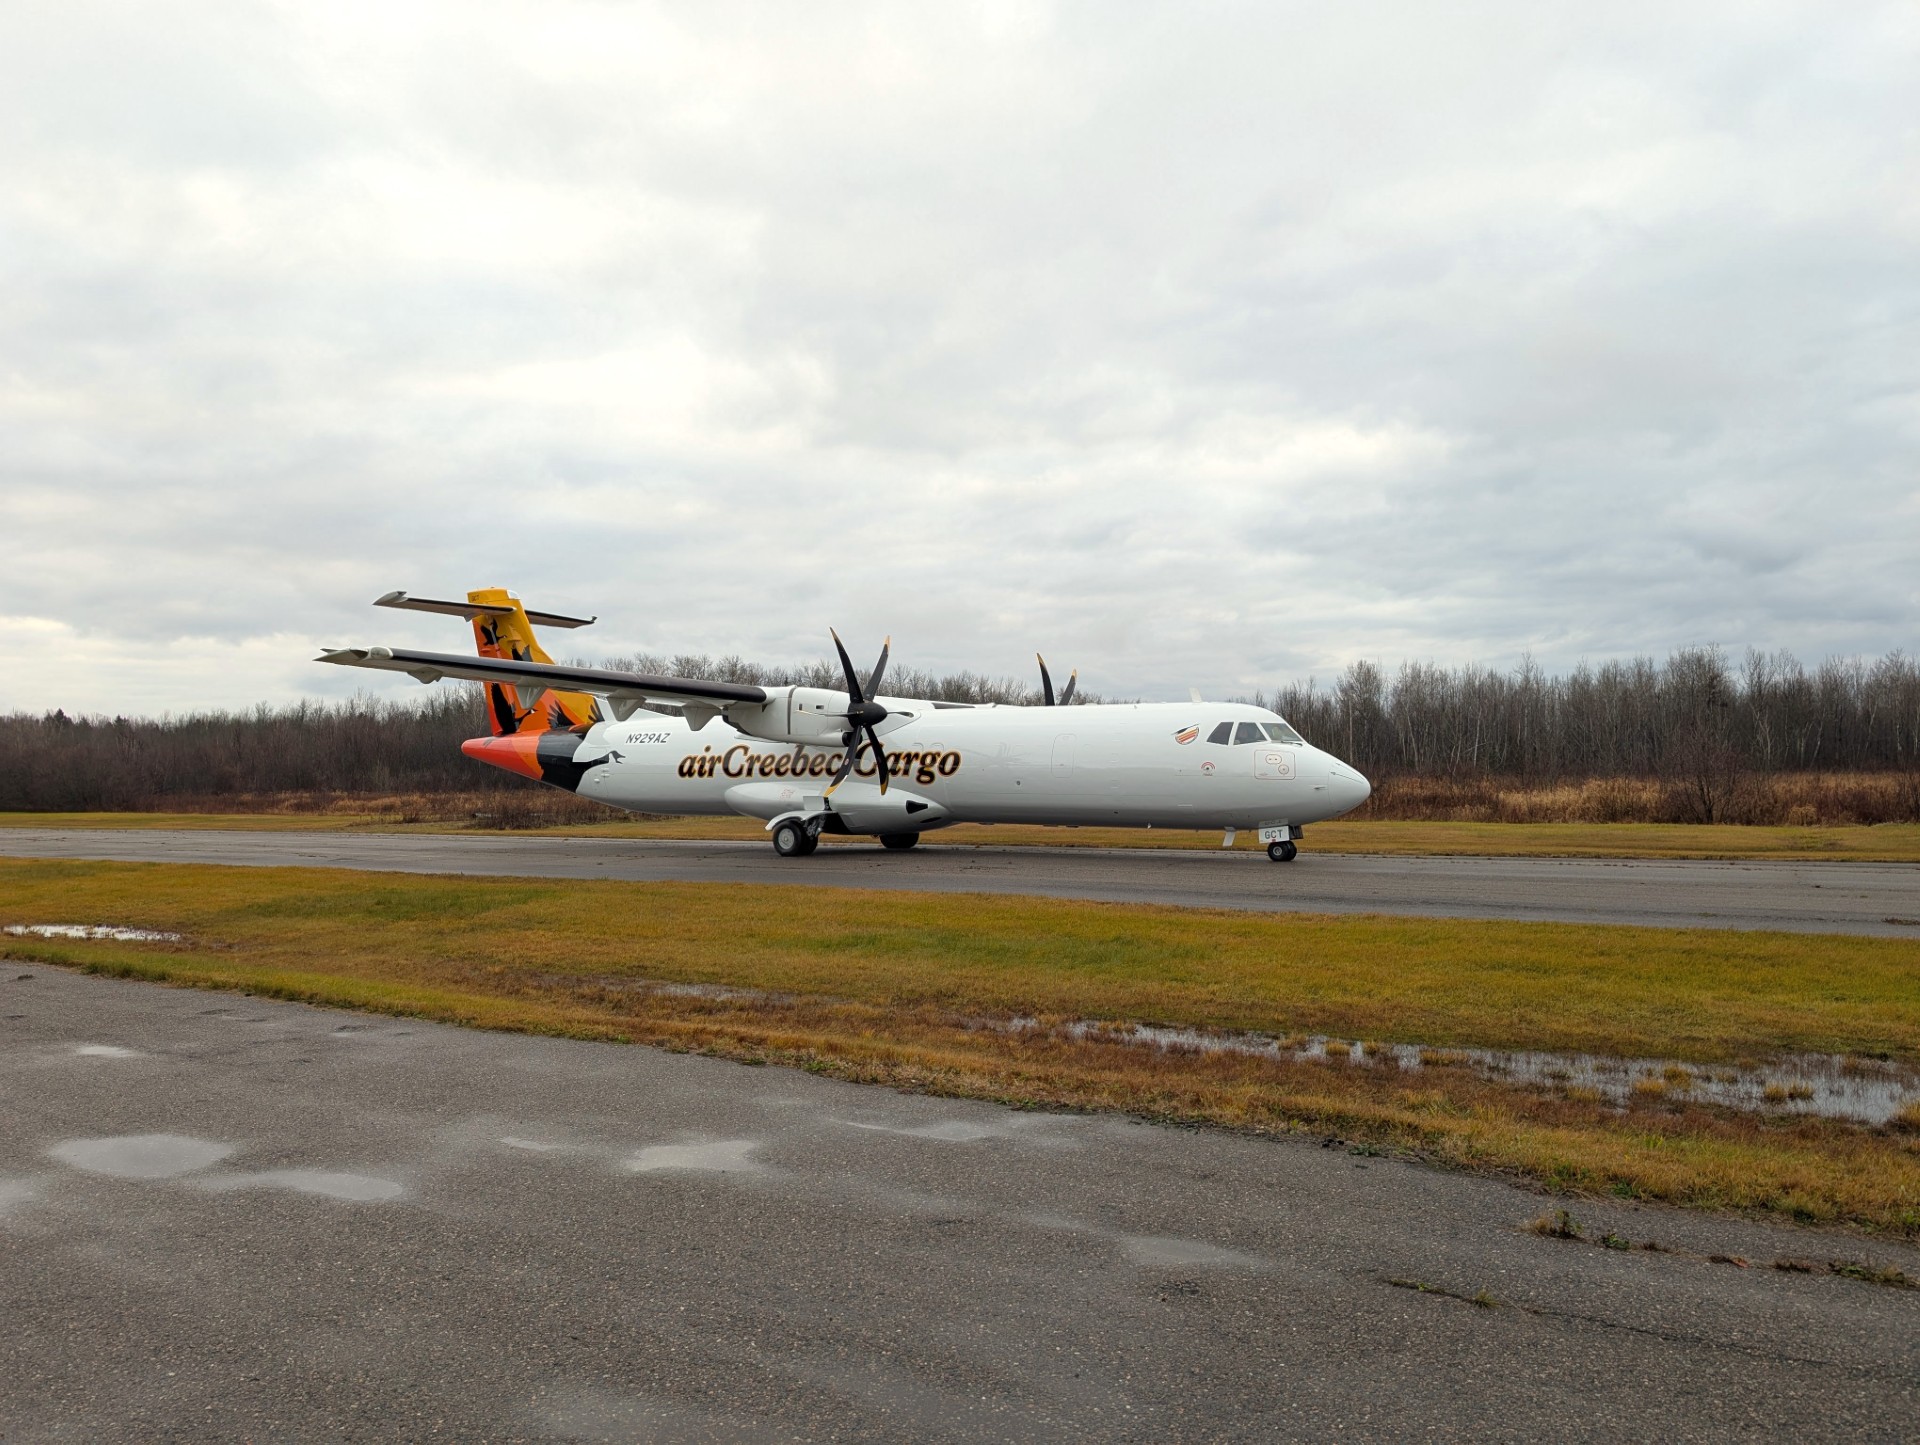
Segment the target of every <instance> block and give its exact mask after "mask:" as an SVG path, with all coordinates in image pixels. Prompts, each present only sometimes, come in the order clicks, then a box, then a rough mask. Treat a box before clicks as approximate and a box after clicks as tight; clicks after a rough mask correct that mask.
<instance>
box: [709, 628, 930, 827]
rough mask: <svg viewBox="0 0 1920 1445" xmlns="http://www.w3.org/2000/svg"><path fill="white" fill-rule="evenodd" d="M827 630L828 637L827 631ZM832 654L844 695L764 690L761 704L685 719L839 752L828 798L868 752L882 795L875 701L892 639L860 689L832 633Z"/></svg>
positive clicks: (880, 718) (881, 718)
mask: <svg viewBox="0 0 1920 1445" xmlns="http://www.w3.org/2000/svg"><path fill="white" fill-rule="evenodd" d="M828 630H829V631H832V629H831V628H830V629H828ZM833 650H834V651H835V652H837V653H839V654H840V671H841V673H842V675H844V676H845V678H846V680H847V688H846V691H845V692H834V691H832V690H831V689H829V688H824V687H785V688H769V689H767V700H766V701H765V702H760V703H733V704H730V705H729V706H727V707H725V708H724V709H722V708H718V707H716V708H712V709H701V711H702V712H704V714H705V716H700V717H696V710H695V709H694V708H693V707H688V708H687V709H686V714H687V718H688V720H689V721H690V722H692V723H693V725H694V726H695V727H696V728H698V727H701V726H704V725H705V723H706V722H707V721H708V720H710V719H711V718H712V717H714V716H716V715H718V714H720V713H722V712H724V713H725V715H726V719H727V721H728V722H730V723H732V724H733V725H734V727H735V728H737V729H739V730H740V731H741V732H743V733H745V734H747V736H749V737H755V738H763V739H765V740H766V741H767V742H773V743H813V744H816V745H822V746H828V747H845V748H846V750H847V756H846V759H845V761H844V762H842V763H841V764H840V771H839V772H838V773H836V774H835V775H834V779H833V781H832V782H831V783H829V784H827V787H826V791H827V792H828V793H832V792H833V790H834V789H835V788H837V787H839V786H840V785H841V784H842V783H844V782H845V781H846V780H847V778H848V776H849V775H850V774H851V773H852V772H853V770H854V767H855V765H856V764H857V763H858V762H859V761H860V755H861V754H862V753H864V752H865V751H866V750H867V749H868V748H869V747H871V748H872V749H873V752H874V757H875V758H876V760H877V761H878V768H877V770H876V772H877V776H878V777H879V780H880V791H881V792H882V793H884V792H886V791H887V778H888V776H889V774H890V773H891V771H892V770H891V769H890V768H889V767H888V765H887V752H886V749H885V748H883V747H881V746H880V734H879V733H877V732H875V731H874V729H875V728H876V727H878V726H879V725H880V724H881V723H883V722H885V721H886V720H887V718H888V717H889V716H890V715H891V714H889V713H888V711H887V709H886V708H885V707H883V706H882V705H881V704H880V702H879V701H878V700H877V697H876V695H877V694H878V693H879V691H880V680H881V679H882V678H883V677H885V676H886V675H887V654H888V653H890V652H891V651H892V650H893V639H892V638H891V637H889V638H888V639H887V640H886V641H885V642H883V643H881V644H880V660H879V661H878V662H876V663H875V664H874V665H873V671H872V672H870V673H868V674H867V681H866V685H865V686H864V687H862V686H861V683H860V679H859V678H858V677H856V676H854V672H853V659H852V658H850V657H848V656H847V649H846V648H845V647H844V646H843V645H842V644H841V641H840V634H839V633H837V632H834V633H833ZM862 733H864V734H866V736H865V737H864V738H862V737H861V734H862Z"/></svg>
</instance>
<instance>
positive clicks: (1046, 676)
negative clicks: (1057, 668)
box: [1033, 652, 1053, 707]
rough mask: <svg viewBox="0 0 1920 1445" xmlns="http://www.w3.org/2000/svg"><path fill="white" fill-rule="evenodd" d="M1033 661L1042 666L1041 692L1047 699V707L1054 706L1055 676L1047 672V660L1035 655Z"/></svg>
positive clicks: (1037, 654)
mask: <svg viewBox="0 0 1920 1445" xmlns="http://www.w3.org/2000/svg"><path fill="white" fill-rule="evenodd" d="M1033 660H1034V661H1035V662H1037V663H1039V664H1040V692H1041V694H1042V696H1044V697H1045V698H1046V706H1048V707H1052V706H1053V676H1052V674H1050V673H1049V672H1048V671H1047V660H1046V658H1044V657H1042V656H1041V655H1040V654H1039V653H1037V652H1036V653H1034V655H1033Z"/></svg>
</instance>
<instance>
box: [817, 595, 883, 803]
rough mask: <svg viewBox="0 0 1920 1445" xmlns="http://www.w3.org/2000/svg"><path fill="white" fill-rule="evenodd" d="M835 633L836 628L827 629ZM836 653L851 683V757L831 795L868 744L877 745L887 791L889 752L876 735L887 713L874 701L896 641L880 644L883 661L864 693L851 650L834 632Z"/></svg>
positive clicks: (875, 749)
mask: <svg viewBox="0 0 1920 1445" xmlns="http://www.w3.org/2000/svg"><path fill="white" fill-rule="evenodd" d="M827 630H828V631H829V632H833V629H832V628H828V629H827ZM833 650H834V651H835V652H837V653H839V654H840V672H841V675H842V676H844V677H845V678H846V680H847V710H846V711H845V712H844V713H842V714H840V716H842V717H844V718H845V719H846V720H847V756H846V761H844V762H842V763H841V764H840V771H839V772H837V773H835V774H834V775H833V781H832V782H831V783H828V784H827V792H829V793H831V792H832V791H833V790H834V789H835V788H837V787H839V786H840V785H841V784H842V783H844V782H845V781H846V780H847V778H848V776H849V775H850V774H851V773H852V772H853V768H854V764H855V763H857V762H859V761H860V754H861V753H863V752H865V751H866V749H867V746H868V743H871V744H872V746H873V753H874V757H875V758H877V759H878V760H879V764H880V791H881V792H883V793H884V792H886V790H887V775H888V774H889V773H890V772H891V771H892V768H891V767H890V766H889V765H888V763H887V751H886V749H885V748H883V747H881V746H880V734H878V733H877V732H875V731H874V730H873V729H874V726H875V725H876V724H877V723H882V722H885V721H886V719H887V710H886V709H885V708H884V707H882V706H880V704H879V703H878V702H876V701H874V697H875V694H877V693H878V692H879V691H880V682H881V679H882V678H884V677H885V676H886V675H887V654H888V653H890V652H891V651H892V650H893V639H892V638H891V637H889V638H888V639H887V640H886V641H885V642H883V643H881V644H880V660H879V661H878V662H876V663H875V664H874V665H873V671H872V672H870V673H868V674H867V685H866V687H865V689H864V690H863V689H862V688H861V686H860V679H859V678H858V677H856V676H854V672H853V659H852V658H850V657H848V656H847V649H846V647H845V646H844V645H843V644H842V643H841V641H840V634H839V633H838V632H833ZM863 732H864V733H865V734H866V735H867V741H866V742H862V741H861V740H860V734H861V733H863Z"/></svg>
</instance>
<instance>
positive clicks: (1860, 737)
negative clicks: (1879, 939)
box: [0, 648, 1920, 825]
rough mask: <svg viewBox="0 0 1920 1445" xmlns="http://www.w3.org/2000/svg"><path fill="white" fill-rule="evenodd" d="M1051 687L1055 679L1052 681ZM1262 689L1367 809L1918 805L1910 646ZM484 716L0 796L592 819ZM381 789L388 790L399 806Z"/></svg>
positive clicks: (765, 678)
mask: <svg viewBox="0 0 1920 1445" xmlns="http://www.w3.org/2000/svg"><path fill="white" fill-rule="evenodd" d="M610 665H613V666H618V667H628V668H632V669H634V670H639V671H648V672H667V673H673V674H677V675H680V676H693V677H713V678H728V679H733V680H738V681H746V682H760V683H768V684H777V683H784V682H802V683H810V684H813V685H818V686H831V685H833V683H834V682H835V681H837V674H836V672H835V671H834V670H833V669H831V668H830V667H829V665H828V664H826V663H824V662H823V663H816V664H813V665H811V666H809V667H803V668H793V669H780V668H767V667H759V666H755V665H753V664H750V663H746V662H743V661H742V660H740V659H738V658H720V659H714V658H708V657H674V658H655V657H639V658H616V659H611V660H610ZM1057 681H1064V679H1058V680H1057ZM888 691H890V692H898V693H900V694H902V695H910V696H922V697H926V696H931V697H938V698H943V699H950V700H953V701H963V702H1036V701H1038V697H1037V695H1036V693H1035V691H1034V689H1033V688H1032V687H1031V686H1030V685H1028V684H1025V683H1021V682H1015V681H1011V680H1007V679H994V678H986V677H980V676H977V675H974V674H970V673H962V674H958V675H954V676H950V677H934V676H931V675H929V674H925V673H914V672H911V671H901V672H897V673H894V674H892V675H890V677H889V680H888ZM1253 700H1254V701H1259V702H1262V703H1265V702H1268V701H1271V702H1272V704H1273V705H1274V706H1275V707H1276V709H1277V710H1278V711H1279V712H1281V713H1282V714H1283V715H1285V716H1286V717H1287V718H1289V719H1290V720H1291V721H1292V722H1293V723H1294V725H1295V726H1296V727H1298V728H1299V729H1300V731H1301V732H1302V733H1304V734H1305V735H1306V736H1307V737H1308V738H1309V739H1310V740H1312V741H1315V742H1318V743H1321V744H1323V745H1325V746H1326V747H1328V748H1330V749H1332V750H1333V751H1335V752H1337V753H1339V754H1341V755H1342V756H1344V757H1347V758H1349V759H1351V760H1353V761H1354V762H1355V763H1357V764H1358V765H1359V766H1360V767H1361V768H1363V769H1364V770H1365V771H1366V772H1367V773H1368V774H1369V775H1370V776H1372V777H1373V778H1374V779H1375V783H1376V792H1375V796H1374V800H1373V801H1372V802H1371V803H1370V804H1369V805H1368V807H1367V809H1366V813H1367V814H1369V815H1371V816H1375V817H1403V818H1452V819H1463V820H1471V819H1492V820H1512V821H1594V822H1608V821H1620V822H1625V821H1668V822H1733V823H1803V824H1811V823H1816V822H1820V823H1880V822H1894V821H1920V665H1917V664H1916V663H1915V661H1914V660H1913V659H1911V658H1909V657H1907V656H1905V655H1904V654H1901V653H1893V654H1891V655H1889V656H1886V657H1883V658H1880V659H1878V660H1877V661H1862V660H1846V661H1829V662H1826V663H1822V664H1821V665H1820V666H1818V667H1816V668H1812V669H1808V668H1806V667H1804V666H1802V664H1801V663H1799V662H1798V661H1797V660H1795V659H1794V658H1793V657H1791V656H1789V655H1787V654H1784V653H1772V654H1765V653H1749V654H1748V655H1747V656H1746V658H1745V659H1743V660H1742V661H1740V662H1737V663H1736V662H1732V661H1730V660H1729V659H1728V658H1727V657H1725V656H1724V655H1723V654H1722V653H1720V652H1719V651H1718V650H1716V649H1711V648H1701V649H1688V650H1683V651H1680V652H1676V653H1674V654H1673V655H1672V656H1671V657H1669V658H1668V659H1667V660H1666V661H1665V662H1664V663H1657V662H1654V661H1652V660H1651V659H1639V660H1636V661H1632V662H1624V663H1615V662H1609V663H1604V664H1602V665H1600V666H1598V667H1592V668H1589V667H1581V668H1578V669H1576V670H1575V671H1573V672H1571V673H1568V674H1565V675H1562V676H1548V675H1546V674H1545V673H1543V672H1542V671H1541V670H1539V669H1538V668H1536V667H1533V666H1522V667H1521V668H1519V669H1518V670H1516V671H1513V672H1494V671H1491V670H1488V669H1485V668H1480V667H1472V666H1468V667H1460V668H1445V667H1436V666H1432V665H1428V664H1420V663H1408V664H1406V665H1405V666H1403V667H1401V668H1400V669H1399V670H1398V672H1396V673H1393V674H1391V675H1389V674H1388V673H1386V672H1385V671H1383V670H1382V669H1381V668H1379V667H1377V666H1374V665H1372V664H1369V663H1356V664H1354V665H1353V666H1352V667H1350V668H1348V669H1347V671H1346V672H1345V673H1344V674H1342V675H1341V676H1340V677H1339V678H1337V679H1335V680H1334V681H1333V682H1331V683H1330V684H1316V683H1313V682H1306V683H1297V682H1296V683H1287V684H1284V685H1282V686H1280V687H1277V688H1276V689H1274V691H1273V692H1272V693H1270V694H1262V695H1259V696H1256V698H1254V699H1253ZM485 729H486V723H485V719H484V715H483V711H482V707H481V703H480V700H479V696H478V692H477V690H462V689H456V688H453V687H448V686H442V687H438V688H434V689H431V690H423V693H422V695H421V697H420V699H419V700H418V701H417V702H409V703H394V702H375V701H368V700H356V701H352V702H345V703H337V704H323V703H302V704H299V705H297V706H294V707H287V708H266V707H262V708H257V709H255V710H254V711H252V712H247V713H211V714H201V715H195V716H190V717H185V718H169V719H161V720H152V719H131V718H96V717H86V718H71V717H68V716H66V714H64V713H62V712H54V713H51V714H47V715H45V716H39V717H34V716H28V715H25V714H13V715H11V716H7V717H0V809H4V810H9V811H17V810H31V811H76V810H86V811H91V810H148V809H221V810H224V809H229V808H236V807H260V806H276V807H288V806H295V807H326V806H341V805H343V804H344V803H347V802H349V801H351V800H362V801H364V800H367V799H374V798H378V799H384V800H387V806H388V808H389V810H392V809H393V808H398V809H399V810H400V811H401V812H403V813H405V814H407V815H418V816H422V817H446V816H460V817H469V816H471V815H472V814H474V813H481V814H485V815H486V818H487V819H488V820H491V821H496V822H500V823H503V824H509V825H511V824H514V823H520V822H541V821H553V820H555V819H557V818H565V817H574V816H579V817H582V818H585V817H594V816H600V814H601V811H602V810H600V809H598V808H597V807H595V806H594V805H592V804H586V803H581V802H579V801H578V800H577V799H573V798H571V797H568V796H566V795H563V794H558V793H553V792H552V791H551V790H541V789H540V788H539V785H538V784H534V783H529V782H524V781H523V780H520V779H517V778H514V777H511V776H510V775H508V774H505V773H500V772H498V771H495V770H493V769H488V768H483V767H482V766H480V765H479V764H476V763H473V762H470V761H469V760H467V759H466V758H464V757H462V756H461V754H460V751H459V748H458V743H459V741H460V740H461V739H462V738H466V737H472V736H476V735H478V734H480V733H482V732H484V731H485ZM396 800H398V801H396Z"/></svg>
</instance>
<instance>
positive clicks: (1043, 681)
mask: <svg viewBox="0 0 1920 1445" xmlns="http://www.w3.org/2000/svg"><path fill="white" fill-rule="evenodd" d="M1033 656H1034V660H1035V661H1036V662H1038V663H1039V664H1040V691H1041V693H1042V694H1043V695H1044V696H1045V697H1046V700H1047V702H1046V705H1047V706H1048V707H1065V706H1066V705H1067V704H1068V703H1070V702H1072V701H1073V690H1074V689H1075V688H1076V687H1078V686H1079V685H1080V669H1079V668H1077V667H1076V668H1075V669H1074V670H1073V671H1072V672H1071V673H1069V674H1068V676H1067V685H1066V687H1064V688H1063V689H1061V692H1060V698H1059V701H1058V702H1056V701H1055V700H1054V696H1053V675H1052V674H1051V673H1049V672H1048V671H1047V660H1046V658H1044V657H1042V656H1040V654H1039V653H1037V652H1036V653H1034V655H1033Z"/></svg>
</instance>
